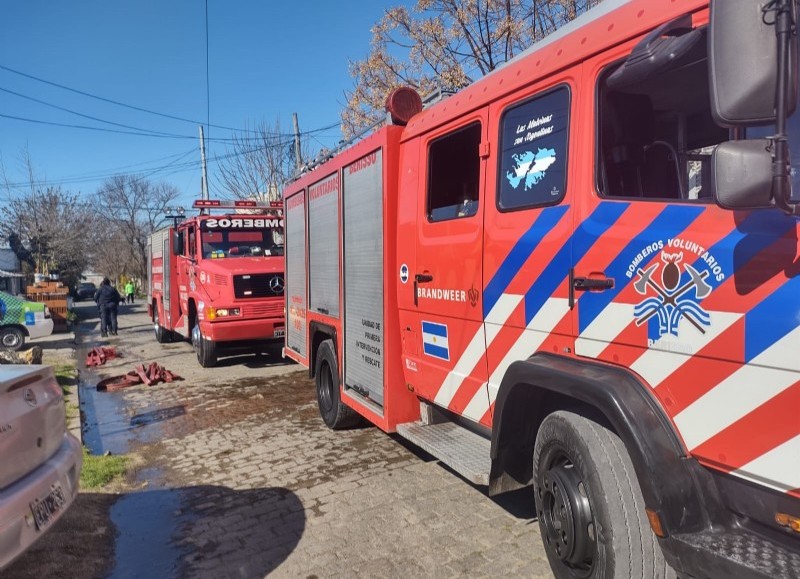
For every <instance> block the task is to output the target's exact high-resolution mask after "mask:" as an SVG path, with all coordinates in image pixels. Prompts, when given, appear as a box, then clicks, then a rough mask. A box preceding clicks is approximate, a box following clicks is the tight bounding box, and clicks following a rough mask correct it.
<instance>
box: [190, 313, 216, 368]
mask: <svg viewBox="0 0 800 579" xmlns="http://www.w3.org/2000/svg"><path fill="white" fill-rule="evenodd" d="M192 346H194V351H195V352H196V353H197V361H198V362H199V363H200V365H201V366H202V367H203V368H211V367H213V366H216V364H217V344H216V342H214V340H206V339H205V338H204V337H203V333H202V332H201V331H200V324H199V323H195V325H194V328H192Z"/></svg>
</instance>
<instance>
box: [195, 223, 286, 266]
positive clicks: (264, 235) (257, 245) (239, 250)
mask: <svg viewBox="0 0 800 579" xmlns="http://www.w3.org/2000/svg"><path fill="white" fill-rule="evenodd" d="M200 239H201V243H202V245H203V258H205V259H218V258H228V257H264V256H272V255H283V235H282V233H281V232H280V231H279V230H277V229H236V230H235V231H234V230H220V231H203V232H201V238H200Z"/></svg>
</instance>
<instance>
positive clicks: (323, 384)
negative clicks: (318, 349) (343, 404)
mask: <svg viewBox="0 0 800 579" xmlns="http://www.w3.org/2000/svg"><path fill="white" fill-rule="evenodd" d="M319 379H320V383H319V401H320V406H321V407H322V410H323V411H324V412H328V411H329V410H330V409H331V408H333V377H332V376H331V370H330V368H329V367H328V366H327V365H325V366H324V367H323V368H321V375H320V377H319Z"/></svg>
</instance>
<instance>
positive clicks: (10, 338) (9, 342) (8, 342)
mask: <svg viewBox="0 0 800 579" xmlns="http://www.w3.org/2000/svg"><path fill="white" fill-rule="evenodd" d="M24 345H25V334H24V333H23V332H22V330H20V329H19V328H14V327H12V326H9V327H7V328H0V349H5V350H11V351H12V352H16V351H17V350H19V349H20V348H22V346H24Z"/></svg>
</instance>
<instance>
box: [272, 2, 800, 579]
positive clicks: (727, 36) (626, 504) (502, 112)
mask: <svg viewBox="0 0 800 579" xmlns="http://www.w3.org/2000/svg"><path fill="white" fill-rule="evenodd" d="M796 8H797V6H796V3H795V2H794V1H793V0H775V1H767V0H763V1H762V0H714V1H713V2H712V3H711V6H709V4H708V2H707V1H705V0H681V1H675V0H605V1H604V2H602V3H600V4H599V5H598V6H597V7H595V8H594V9H592V10H590V11H588V12H587V13H586V14H584V15H582V16H581V17H579V18H578V19H576V20H575V21H573V22H572V23H570V24H569V25H567V26H565V27H563V28H562V29H560V30H559V31H557V32H556V33H554V34H552V35H550V36H549V37H547V38H545V39H543V40H542V41H540V42H538V43H537V44H535V45H534V46H532V47H531V48H530V49H529V50H528V51H526V52H525V53H523V54H521V55H520V56H518V57H517V58H515V59H513V60H511V61H510V62H508V63H506V64H505V65H504V66H502V67H500V68H498V69H497V70H495V71H493V72H492V73H490V74H488V75H487V76H485V77H484V78H482V79H480V80H478V81H477V82H475V83H474V84H472V85H470V86H469V87H467V88H465V89H463V90H462V91H460V92H458V93H456V94H454V95H452V96H450V97H448V98H445V99H444V100H442V101H440V102H438V103H435V104H433V105H431V106H429V107H427V108H425V109H423V108H422V104H421V103H422V101H421V99H420V98H419V97H418V96H416V95H414V94H413V92H410V91H409V90H408V89H407V90H400V91H398V92H395V93H394V94H393V95H391V96H390V98H389V99H388V101H387V109H388V112H389V113H390V116H391V119H392V124H387V125H386V126H384V127H382V128H380V129H378V130H376V131H374V132H373V133H372V134H370V135H369V136H367V137H365V138H363V139H361V140H360V141H358V142H356V143H355V144H352V146H350V147H349V148H346V149H344V150H343V151H342V152H340V153H339V154H337V155H335V156H334V157H333V158H332V159H330V160H328V161H326V162H325V163H323V164H321V165H319V166H317V167H316V168H314V169H313V171H311V172H310V173H307V174H305V175H303V176H301V177H300V178H299V179H297V180H296V181H294V182H293V183H291V184H290V185H289V186H288V187H287V188H286V189H285V191H284V202H285V205H286V236H287V237H286V248H287V253H286V263H287V268H286V269H287V288H286V297H287V320H288V329H287V336H286V346H285V348H284V352H285V355H286V356H288V357H291V358H293V359H295V360H296V361H298V362H299V363H301V364H304V365H306V366H307V367H308V369H309V372H310V374H311V375H313V376H314V377H315V379H316V386H317V399H318V404H319V408H320V413H321V415H322V418H323V420H324V421H325V423H326V424H327V425H328V426H330V427H331V428H344V427H348V426H351V425H353V424H355V423H356V422H358V421H359V420H361V419H364V418H365V419H367V420H369V421H370V422H372V423H373V424H375V425H377V426H378V427H380V428H381V429H383V430H385V431H387V432H396V433H398V434H399V435H401V436H402V437H404V438H406V439H408V440H410V441H411V442H413V443H414V444H416V445H418V446H420V447H421V448H423V449H425V450H426V451H428V452H429V453H431V454H433V455H434V456H436V457H437V458H439V459H440V460H442V461H443V462H445V463H447V464H448V465H449V466H450V467H451V468H453V469H454V470H456V471H457V472H459V473H460V474H461V475H462V476H464V477H465V478H467V479H468V480H470V481H472V482H473V483H476V484H480V485H486V486H487V487H488V492H489V494H496V493H501V492H505V491H509V490H514V489H518V488H521V487H526V486H531V487H533V496H534V500H535V502H536V510H537V518H538V523H539V526H540V529H541V535H542V540H543V544H544V549H545V551H546V553H547V556H548V559H549V562H550V565H551V567H552V570H553V572H554V574H555V575H556V576H557V577H663V576H669V575H673V576H674V573H675V572H676V571H677V574H678V575H679V576H687V577H737V578H739V577H798V576H800V419H798V417H799V416H800V413H799V409H800V355H798V354H800V352H798V347H800V253H798V236H799V235H800V222H799V221H798V213H800V212H798V198H797V194H796V192H798V191H800V173H798V172H797V171H796V169H797V168H800V157H798V153H800V123H798V121H800V114H795V115H793V116H790V114H791V111H792V110H793V109H794V106H795V101H796V94H795V92H796V84H797V62H798V60H797V50H796V44H797V41H796V37H795V31H796V26H795V24H796V23H795V21H794V18H795V15H796V12H797V11H796ZM793 190H794V191H795V195H794V196H793V195H792V191H793Z"/></svg>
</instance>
